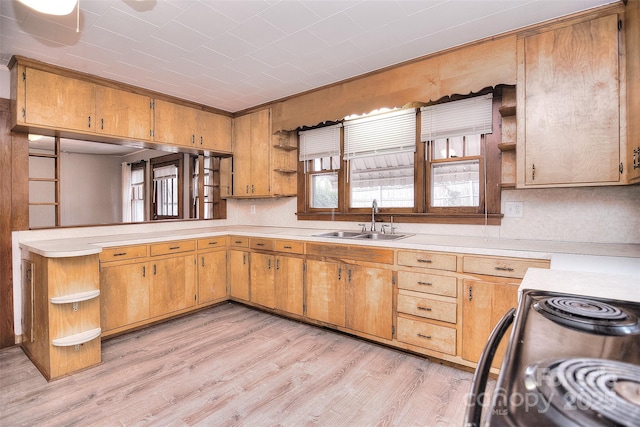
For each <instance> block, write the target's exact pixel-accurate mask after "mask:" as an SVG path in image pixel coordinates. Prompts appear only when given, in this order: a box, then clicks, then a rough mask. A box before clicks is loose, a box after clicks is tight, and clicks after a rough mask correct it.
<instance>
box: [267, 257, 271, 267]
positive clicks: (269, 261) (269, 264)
mask: <svg viewBox="0 0 640 427" xmlns="http://www.w3.org/2000/svg"><path fill="white" fill-rule="evenodd" d="M267 268H268V269H269V270H271V258H269V259H268V260H267Z"/></svg>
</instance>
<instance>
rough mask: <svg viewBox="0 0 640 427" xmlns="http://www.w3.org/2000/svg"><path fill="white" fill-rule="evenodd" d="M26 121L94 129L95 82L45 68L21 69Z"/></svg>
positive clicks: (75, 128) (66, 127) (36, 123)
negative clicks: (65, 75) (52, 71)
mask: <svg viewBox="0 0 640 427" xmlns="http://www.w3.org/2000/svg"><path fill="white" fill-rule="evenodd" d="M25 73H26V74H25V92H26V93H25V116H24V120H25V122H26V123H29V124H35V125H42V126H51V127H56V128H62V129H73V130H81V131H85V132H86V131H91V132H95V128H96V126H95V125H96V118H95V85H94V84H93V83H88V82H85V81H82V80H77V79H73V78H69V77H64V76H60V75H57V74H53V73H48V72H46V71H41V70H36V69H33V68H28V67H27V68H26V70H25Z"/></svg>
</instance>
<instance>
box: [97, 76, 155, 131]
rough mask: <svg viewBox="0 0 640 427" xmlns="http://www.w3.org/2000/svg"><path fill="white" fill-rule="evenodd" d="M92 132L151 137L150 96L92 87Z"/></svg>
mask: <svg viewBox="0 0 640 427" xmlns="http://www.w3.org/2000/svg"><path fill="white" fill-rule="evenodd" d="M96 120H97V122H96V132H100V133H104V134H107V135H114V136H121V137H125V138H135V139H144V140H147V141H149V140H151V129H152V126H151V98H149V97H148V96H143V95H138V94H135V93H131V92H126V91H123V90H119V89H114V88H110V87H104V86H96Z"/></svg>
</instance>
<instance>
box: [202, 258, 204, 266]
mask: <svg viewBox="0 0 640 427" xmlns="http://www.w3.org/2000/svg"><path fill="white" fill-rule="evenodd" d="M202 266H203V267H204V257H202Z"/></svg>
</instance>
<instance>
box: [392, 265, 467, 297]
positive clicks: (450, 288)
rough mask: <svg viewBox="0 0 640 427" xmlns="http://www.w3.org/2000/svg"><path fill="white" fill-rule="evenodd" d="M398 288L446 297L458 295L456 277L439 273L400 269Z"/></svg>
mask: <svg viewBox="0 0 640 427" xmlns="http://www.w3.org/2000/svg"><path fill="white" fill-rule="evenodd" d="M398 288H400V289H407V290H410V291H416V292H426V293H428V294H436V295H443V296H445V297H455V296H457V295H458V286H457V280H456V278H455V277H449V276H438V275H437V274H424V273H412V272H410V271H398Z"/></svg>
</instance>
